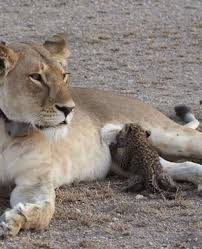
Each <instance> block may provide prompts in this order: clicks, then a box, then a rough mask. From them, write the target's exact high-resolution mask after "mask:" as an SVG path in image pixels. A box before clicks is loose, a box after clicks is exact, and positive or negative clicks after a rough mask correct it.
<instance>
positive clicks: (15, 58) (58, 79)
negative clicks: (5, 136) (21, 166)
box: [0, 35, 75, 133]
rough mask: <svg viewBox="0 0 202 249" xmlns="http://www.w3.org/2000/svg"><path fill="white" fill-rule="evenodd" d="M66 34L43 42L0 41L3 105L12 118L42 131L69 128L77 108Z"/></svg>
mask: <svg viewBox="0 0 202 249" xmlns="http://www.w3.org/2000/svg"><path fill="white" fill-rule="evenodd" d="M68 56H69V50H68V47H67V42H66V40H65V38H64V37H63V36H61V35H54V36H52V37H51V38H50V39H49V40H47V41H46V42H45V43H44V44H42V45H39V44H34V43H18V44H13V45H10V46H6V45H5V44H0V109H1V111H2V112H3V113H4V114H5V116H6V117H7V118H8V119H9V120H12V121H16V122H22V123H26V124H30V125H32V126H33V127H34V128H36V129H39V130H41V131H43V132H46V133H47V131H48V133H50V132H55V131H56V130H58V129H61V128H62V129H63V130H64V129H66V128H67V125H68V124H69V122H70V120H71V118H72V115H73V109H74V106H75V104H74V102H73V100H72V98H71V94H70V89H69V76H68V74H67V72H66V71H65V69H64V64H65V61H66V59H67V57H68Z"/></svg>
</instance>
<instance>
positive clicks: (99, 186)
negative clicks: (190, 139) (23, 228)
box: [0, 0, 202, 249]
mask: <svg viewBox="0 0 202 249" xmlns="http://www.w3.org/2000/svg"><path fill="white" fill-rule="evenodd" d="M0 13H1V15H0V27H1V29H0V33H1V40H5V41H8V42H13V41H17V40H20V41H24V40H35V41H43V40H44V39H45V37H47V36H49V35H51V34H52V33H55V32H66V33H67V35H68V40H69V44H70V47H71V51H72V56H71V59H70V61H69V70H70V72H71V82H72V85H75V86H85V87H96V88H100V89H105V90H106V89H110V90H113V91H115V92H118V93H121V94H125V95H133V96H136V97H137V96H138V97H139V98H140V99H142V100H144V101H145V102H147V103H150V104H152V105H154V106H155V107H158V109H160V110H162V111H163V112H164V113H166V114H168V115H169V116H172V117H173V115H174V113H173V106H174V105H175V104H179V103H186V104H189V105H191V106H192V107H193V109H194V111H196V113H197V117H198V118H201V117H202V115H201V110H200V108H201V107H200V106H199V100H201V99H202V96H201V88H200V85H201V79H202V53H201V49H202V2H201V0H192V1H189V0H186V1H185V0H178V1H176V0H170V1H167V0H153V1H149V0H124V1H122V0H102V1H99V0H88V1H87V0H72V1H66V0H60V1H56V0H44V1H39V0H38V1H33V0H4V1H3V0H0ZM123 184H124V182H123V180H122V179H118V178H116V177H109V178H107V179H106V180H105V181H103V182H91V183H80V184H74V185H72V186H66V187H62V188H61V189H60V190H58V191H57V202H56V214H55V216H54V219H53V220H52V222H51V224H50V228H49V229H48V230H47V231H43V232H30V231H29V232H22V233H20V234H19V236H17V237H16V238H14V239H12V240H8V241H0V248H5V249H7V248H8V249H10V248H15V249H16V248H17V249H22V248H23V249H24V248H25V249H32V248H33V249H34V248H44V249H60V248H106V249H110V248H131V249H132V248H149V249H150V248H158V249H160V248H169V249H170V248H171V249H172V248H180V249H183V248H184V249H185V248H190V249H194V248H195V249H197V248H198V249H200V248H202V199H201V198H200V197H199V196H198V195H197V193H196V191H195V190H193V191H192V190H190V191H188V192H186V193H178V194H177V195H176V198H175V199H174V200H168V201H164V200H162V199H161V198H160V197H158V198H157V197H154V196H150V197H147V198H146V197H145V198H143V199H137V198H136V196H135V195H133V194H126V193H123V192H122V186H123ZM1 203H2V205H1V209H2V208H3V206H7V205H8V200H6V199H1Z"/></svg>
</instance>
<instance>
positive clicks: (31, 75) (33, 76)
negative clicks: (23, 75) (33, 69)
mask: <svg viewBox="0 0 202 249" xmlns="http://www.w3.org/2000/svg"><path fill="white" fill-rule="evenodd" d="M29 76H30V77H31V78H32V79H34V80H38V81H40V82H42V81H43V79H42V77H41V75H40V74H39V73H32V74H30V75H29Z"/></svg>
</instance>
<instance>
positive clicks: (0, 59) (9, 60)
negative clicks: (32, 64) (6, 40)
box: [0, 43, 19, 78]
mask: <svg viewBox="0 0 202 249" xmlns="http://www.w3.org/2000/svg"><path fill="white" fill-rule="evenodd" d="M18 58H19V55H18V54H17V53H16V52H15V51H13V50H12V49H10V48H8V47H7V46H5V45H4V44H2V43H0V78H1V77H3V76H6V75H7V74H8V73H9V72H10V71H11V70H12V69H13V68H14V67H15V65H16V62H17V60H18Z"/></svg>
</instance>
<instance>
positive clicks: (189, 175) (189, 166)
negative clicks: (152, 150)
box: [160, 157, 202, 191]
mask: <svg viewBox="0 0 202 249" xmlns="http://www.w3.org/2000/svg"><path fill="white" fill-rule="evenodd" d="M160 163H161V165H162V167H163V169H164V171H165V172H167V173H168V174H169V175H170V176H171V177H172V179H173V180H179V181H188V182H192V183H193V184H195V185H196V186H197V187H198V190H199V191H202V165H201V164H198V163H193V162H188V161H187V162H183V163H174V162H169V161H167V160H165V159H163V158H161V157H160Z"/></svg>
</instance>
